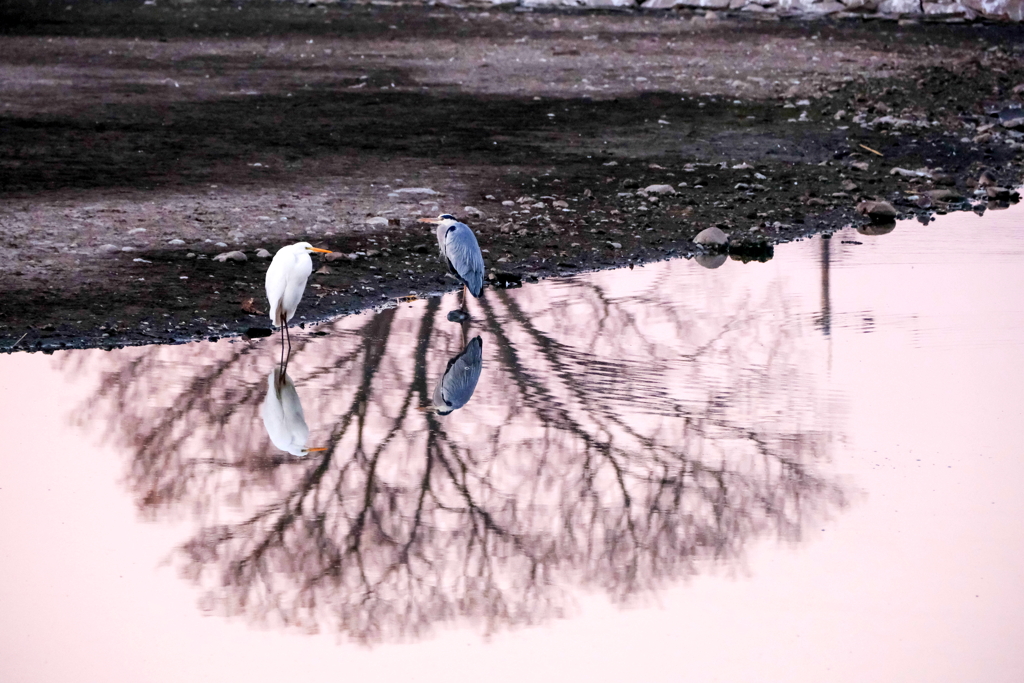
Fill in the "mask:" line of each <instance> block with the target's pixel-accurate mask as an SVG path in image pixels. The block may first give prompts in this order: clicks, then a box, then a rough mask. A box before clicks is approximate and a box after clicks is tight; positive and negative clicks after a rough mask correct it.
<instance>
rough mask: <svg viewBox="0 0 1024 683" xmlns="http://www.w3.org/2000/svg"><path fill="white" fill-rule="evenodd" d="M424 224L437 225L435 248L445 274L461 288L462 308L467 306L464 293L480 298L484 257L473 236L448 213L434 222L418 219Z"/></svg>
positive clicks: (432, 220) (432, 219) (433, 219)
mask: <svg viewBox="0 0 1024 683" xmlns="http://www.w3.org/2000/svg"><path fill="white" fill-rule="evenodd" d="M420 220H421V221H422V222H424V223H434V224H436V225H437V231H436V232H437V247H438V249H439V250H440V251H441V260H442V261H444V263H445V264H446V265H447V266H448V272H449V273H451V274H452V275H454V276H455V277H456V278H457V279H458V280H459V282H461V283H462V284H463V288H462V307H463V308H465V306H466V289H468V290H469V293H470V294H472V295H473V296H475V297H477V298H479V297H480V291H481V290H482V289H483V286H484V255H483V253H482V252H481V251H480V245H479V244H477V241H476V235H474V234H473V231H472V230H470V229H469V226H468V225H466V224H465V223H460V222H459V219H457V218H456V217H455V216H453V215H451V214H449V213H443V214H441V215H440V216H438V217H437V218H421V219H420Z"/></svg>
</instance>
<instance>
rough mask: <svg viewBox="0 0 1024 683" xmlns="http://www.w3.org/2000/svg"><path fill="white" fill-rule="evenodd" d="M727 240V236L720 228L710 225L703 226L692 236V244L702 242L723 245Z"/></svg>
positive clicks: (709, 244) (706, 244)
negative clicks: (703, 227)
mask: <svg viewBox="0 0 1024 683" xmlns="http://www.w3.org/2000/svg"><path fill="white" fill-rule="evenodd" d="M728 242H729V238H728V236H726V234H725V233H724V232H722V230H721V229H720V228H717V227H714V226H712V227H710V228H705V229H704V230H701V231H700V232H698V233H697V236H696V237H694V238H693V243H694V244H702V245H705V246H717V247H720V246H723V245H725V244H727V243H728Z"/></svg>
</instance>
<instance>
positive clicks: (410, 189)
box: [395, 187, 441, 196]
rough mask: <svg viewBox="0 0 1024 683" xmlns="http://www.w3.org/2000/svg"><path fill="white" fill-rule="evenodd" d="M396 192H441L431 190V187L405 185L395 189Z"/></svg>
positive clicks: (430, 193) (432, 194)
mask: <svg viewBox="0 0 1024 683" xmlns="http://www.w3.org/2000/svg"><path fill="white" fill-rule="evenodd" d="M395 192H396V193H398V194H423V195H428V196H434V195H438V194H441V193H440V192H437V191H436V190H431V189H430V188H429V187H403V188H401V189H398V190H395Z"/></svg>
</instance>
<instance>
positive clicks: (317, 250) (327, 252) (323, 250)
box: [309, 247, 332, 254]
mask: <svg viewBox="0 0 1024 683" xmlns="http://www.w3.org/2000/svg"><path fill="white" fill-rule="evenodd" d="M309 250H310V251H316V252H319V253H321V254H330V253H332V252H331V250H330V249H317V248H316V247H310V248H309Z"/></svg>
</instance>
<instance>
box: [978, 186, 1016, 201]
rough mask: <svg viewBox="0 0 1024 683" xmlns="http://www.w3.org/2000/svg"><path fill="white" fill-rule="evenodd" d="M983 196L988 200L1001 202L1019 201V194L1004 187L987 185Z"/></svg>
mask: <svg viewBox="0 0 1024 683" xmlns="http://www.w3.org/2000/svg"><path fill="white" fill-rule="evenodd" d="M985 194H986V195H987V196H988V198H989V199H997V200H1001V201H1014V202H1015V201H1017V200H1019V199H1020V194H1019V193H1017V192H1016V191H1015V190H1011V189H1009V188H1006V187H998V186H996V185H988V186H986V187H985Z"/></svg>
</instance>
